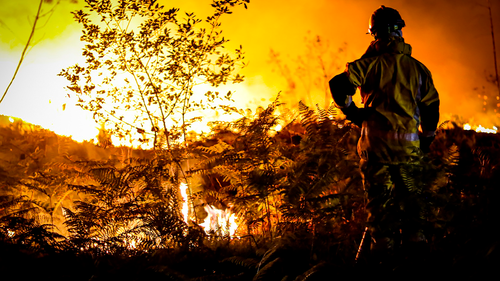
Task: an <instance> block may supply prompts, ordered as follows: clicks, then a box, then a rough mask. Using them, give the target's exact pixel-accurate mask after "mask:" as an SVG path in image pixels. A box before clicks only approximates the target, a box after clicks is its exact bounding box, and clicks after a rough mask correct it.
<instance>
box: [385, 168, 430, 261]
mask: <svg viewBox="0 0 500 281" xmlns="http://www.w3.org/2000/svg"><path fill="white" fill-rule="evenodd" d="M398 168H399V176H394V177H393V179H394V180H395V188H394V200H395V201H396V202H397V205H398V206H399V210H400V213H401V230H402V253H401V255H402V256H403V257H405V258H408V259H410V260H412V262H411V264H413V265H414V266H417V264H419V263H420V262H422V261H423V259H424V258H425V256H426V255H427V252H428V247H427V243H426V238H425V234H424V229H425V222H426V220H425V202H424V200H423V198H422V167H421V166H418V165H399V166H398Z"/></svg>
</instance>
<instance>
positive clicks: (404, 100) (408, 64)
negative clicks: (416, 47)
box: [330, 36, 439, 164]
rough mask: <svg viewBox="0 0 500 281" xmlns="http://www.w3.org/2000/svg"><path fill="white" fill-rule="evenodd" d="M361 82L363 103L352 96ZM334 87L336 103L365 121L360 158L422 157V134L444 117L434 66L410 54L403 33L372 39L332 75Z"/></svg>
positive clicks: (408, 160) (394, 160)
mask: <svg viewBox="0 0 500 281" xmlns="http://www.w3.org/2000/svg"><path fill="white" fill-rule="evenodd" d="M356 88H359V89H360V93H361V100H362V103H363V104H364V108H360V109H358V108H357V107H356V106H355V105H354V103H353V102H352V97H351V96H352V95H354V94H355V92H356ZM330 89H331V92H332V97H333V99H334V102H335V104H336V105H337V107H339V108H341V109H342V111H343V112H344V113H346V115H347V118H348V119H350V120H357V122H355V123H358V124H359V125H361V136H360V139H359V142H358V153H359V156H360V157H361V159H364V160H369V161H372V160H373V161H377V162H381V163H388V164H398V163H418V162H419V160H420V159H421V157H422V151H421V149H420V138H425V137H433V136H434V133H435V130H436V127H437V124H438V121H439V96H438V92H437V91H436V89H435V87H434V83H433V81H432V77H431V73H430V71H429V70H428V69H427V68H426V67H425V66H424V65H423V64H422V63H420V62H419V61H417V60H416V59H414V58H413V57H411V46H410V45H409V44H406V43H405V42H404V39H403V38H402V37H399V36H391V37H388V38H385V39H378V40H376V41H373V42H372V44H371V45H370V47H369V48H368V50H367V51H366V53H365V54H364V55H363V56H362V57H361V59H359V60H356V61H354V62H351V63H348V64H347V69H346V71H345V72H344V73H342V74H339V75H337V76H335V77H334V78H333V79H332V80H330ZM349 115H351V116H349ZM419 129H420V133H419Z"/></svg>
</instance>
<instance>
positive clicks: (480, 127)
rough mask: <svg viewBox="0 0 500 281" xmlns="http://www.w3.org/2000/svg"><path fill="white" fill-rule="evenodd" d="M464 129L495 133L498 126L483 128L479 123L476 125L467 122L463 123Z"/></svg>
mask: <svg viewBox="0 0 500 281" xmlns="http://www.w3.org/2000/svg"><path fill="white" fill-rule="evenodd" d="M464 130H474V131H476V132H478V133H489V134H496V133H498V128H497V127H495V126H493V127H492V128H491V129H490V128H485V127H483V126H481V125H478V126H471V125H470V124H469V123H467V124H465V125H464Z"/></svg>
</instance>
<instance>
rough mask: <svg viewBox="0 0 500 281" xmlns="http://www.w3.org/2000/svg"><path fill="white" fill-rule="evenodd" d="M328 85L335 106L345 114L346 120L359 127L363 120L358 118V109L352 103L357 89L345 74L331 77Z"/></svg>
mask: <svg viewBox="0 0 500 281" xmlns="http://www.w3.org/2000/svg"><path fill="white" fill-rule="evenodd" d="M329 85H330V92H331V93H332V98H333V102H334V103H335V106H336V107H337V108H339V109H340V110H341V111H342V113H344V114H345V116H346V118H347V120H350V121H351V122H353V123H354V124H356V125H358V126H361V123H363V120H362V119H361V118H360V117H361V115H360V114H359V109H358V107H357V106H356V104H354V102H353V101H352V96H353V95H354V94H355V93H356V88H357V87H356V86H355V85H353V84H352V83H351V81H349V77H348V74H347V72H342V73H340V74H338V75H336V76H335V77H333V78H332V79H331V80H330V82H329Z"/></svg>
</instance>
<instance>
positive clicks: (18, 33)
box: [0, 0, 500, 140]
mask: <svg viewBox="0 0 500 281" xmlns="http://www.w3.org/2000/svg"><path fill="white" fill-rule="evenodd" d="M56 2H57V1H56V0H52V1H51V3H45V4H44V11H45V12H47V11H48V10H50V8H52V7H54V4H55V3H56ZM74 2H75V1H71V0H61V2H60V4H58V5H57V6H56V7H55V10H54V12H53V13H52V14H50V17H49V15H47V16H46V17H44V18H42V20H41V24H40V25H39V28H38V29H37V31H36V34H35V43H36V44H34V46H33V47H32V48H31V49H30V51H29V52H28V54H27V56H26V58H25V60H24V63H23V65H22V67H21V69H20V71H19V73H18V76H17V78H16V80H15V81H14V84H13V85H12V87H11V89H10V91H9V93H8V94H7V96H6V97H5V100H4V101H3V103H2V104H0V114H3V115H10V116H15V117H20V118H23V119H24V120H26V121H28V122H32V123H35V124H40V125H42V126H44V127H46V128H49V129H52V130H54V131H56V132H57V133H66V134H70V135H73V136H74V138H76V139H79V140H81V139H85V138H87V139H88V138H92V137H93V136H94V135H95V134H96V132H97V131H96V129H95V127H96V125H95V124H94V123H93V120H92V118H91V114H89V113H86V112H83V111H82V110H79V109H78V108H76V107H75V106H73V105H72V103H74V100H72V99H69V98H66V96H67V94H68V92H67V91H66V90H64V86H66V85H67V82H66V81H65V79H64V78H62V77H58V76H57V75H56V74H57V73H58V72H59V71H60V70H61V69H62V68H65V67H68V66H70V65H73V64H75V63H76V62H79V61H81V56H80V54H81V47H82V44H81V43H80V41H79V36H80V27H79V26H78V24H76V23H74V22H73V19H72V16H71V14H70V13H69V12H70V11H72V10H75V9H77V8H79V7H80V6H82V1H81V0H79V1H78V3H77V4H75V3H74ZM38 3H39V1H38V0H24V1H17V0H0V70H1V74H0V89H1V93H2V94H3V91H4V90H5V88H6V86H7V84H8V82H9V81H10V79H11V77H12V74H13V73H14V70H15V67H16V64H17V62H18V60H19V57H20V54H21V52H22V48H23V47H24V43H25V42H26V40H27V38H28V35H29V32H30V28H31V24H32V22H33V19H34V15H35V13H36V9H37V6H38ZM163 3H164V4H165V6H166V7H167V8H169V7H179V8H180V9H181V11H193V12H195V13H196V14H197V15H198V16H199V17H205V16H207V15H209V11H210V3H211V1H209V0H182V1H180V0H177V1H174V0H165V1H163ZM490 3H491V7H492V11H493V19H494V28H495V31H496V33H495V36H496V40H497V53H500V48H499V46H500V0H490ZM381 4H384V5H386V6H389V7H393V8H395V9H398V10H399V11H400V13H401V15H402V17H403V18H404V20H405V21H406V25H407V26H406V27H405V28H404V29H403V35H404V38H405V40H406V42H407V43H409V44H411V45H412V47H413V56H414V57H415V58H417V59H418V60H420V61H421V62H423V63H424V64H425V65H426V66H427V67H428V68H429V69H430V70H431V72H432V74H433V77H434V81H435V84H436V87H437V89H438V91H439V92H440V94H441V99H442V112H443V113H445V114H446V115H451V114H458V115H461V116H463V117H464V118H466V119H473V120H476V121H477V122H483V123H485V124H486V125H487V126H489V125H491V124H493V123H494V122H496V121H495V119H494V118H489V117H491V116H492V115H494V113H493V114H492V113H489V115H487V116H485V115H483V114H480V112H481V111H482V107H483V104H482V101H481V100H480V99H478V95H481V96H484V95H489V96H490V97H491V96H495V95H496V92H497V89H496V86H495V85H494V84H493V83H491V82H488V81H487V79H486V77H487V76H488V75H494V63H493V48H492V39H491V29H490V22H489V15H488V8H487V5H488V1H487V0H429V1H427V0H425V1H420V0H419V1H415V0H392V1H391V0H386V1H374V0H310V1H304V0H251V1H250V5H249V6H248V9H247V10H245V9H244V8H243V7H238V8H237V9H236V10H235V11H234V13H233V14H232V15H229V16H227V17H226V18H225V19H223V20H222V23H223V26H222V27H223V30H224V33H225V34H226V37H227V38H229V39H230V40H231V42H230V44H229V45H228V47H229V49H233V48H235V47H236V46H238V45H240V44H241V45H243V48H244V49H245V51H246V54H247V55H246V57H247V61H248V62H249V65H248V67H247V68H245V69H244V70H243V72H242V74H243V75H245V76H246V77H247V79H246V82H245V83H244V84H241V85H237V86H232V87H233V88H234V90H235V96H234V98H235V99H236V101H237V103H238V104H239V105H240V106H249V107H255V106H256V105H259V104H262V105H266V104H267V103H268V102H269V100H272V99H274V98H275V96H276V95H277V93H278V92H280V91H282V97H283V99H284V101H285V102H289V103H290V107H293V106H295V103H296V102H297V101H298V100H299V99H305V100H307V98H305V97H302V96H300V91H301V90H300V89H298V90H297V91H296V92H295V93H292V92H289V91H288V88H287V81H286V80H285V79H284V78H283V77H282V76H281V75H280V71H279V68H278V67H277V65H276V64H273V63H270V50H271V49H273V50H274V51H276V52H277V53H279V54H280V58H281V60H282V61H283V62H284V63H285V64H287V65H288V66H289V67H290V69H291V70H292V71H293V70H294V69H296V68H297V67H296V66H295V63H296V61H297V57H298V56H302V57H304V55H305V54H306V52H307V51H306V47H305V44H304V38H305V37H306V36H308V34H310V35H309V36H310V37H314V36H316V35H318V36H320V37H321V38H322V40H325V41H328V43H329V46H330V48H331V50H332V52H330V54H331V53H334V54H336V50H337V49H338V48H340V47H343V46H344V44H347V45H346V47H345V48H344V50H345V51H344V52H343V53H342V54H341V55H339V56H338V58H336V59H335V61H334V63H333V64H332V65H336V66H338V67H343V65H345V63H346V62H347V61H352V60H354V59H357V58H358V57H359V56H360V55H361V54H362V53H363V52H364V51H365V50H366V47H367V46H368V44H369V43H370V41H371V39H372V38H371V37H370V36H369V35H366V34H365V33H366V30H367V25H368V19H369V16H370V14H371V13H372V12H373V11H374V10H375V9H377V8H378V7H379V6H380V5H381ZM498 55H499V56H500V54H498ZM323 58H324V59H325V60H333V59H332V57H331V56H330V55H326V54H325V56H324V57H323ZM309 59H310V58H309ZM310 66H311V67H314V64H312V63H311V64H310ZM330 71H331V72H332V75H334V74H335V71H336V70H330ZM483 87H484V89H483ZM476 88H477V89H476ZM297 92H298V93H299V94H297ZM313 93H315V92H313ZM318 95H319V96H318V97H317V100H318V101H316V100H315V99H316V96H314V94H313V97H312V99H311V98H310V100H309V101H310V102H323V101H322V99H323V95H322V94H318ZM490 101H491V99H490ZM64 104H66V107H65V110H64V111H63V105H64ZM487 123H490V124H487ZM86 128H88V129H91V130H90V131H88V129H86Z"/></svg>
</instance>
